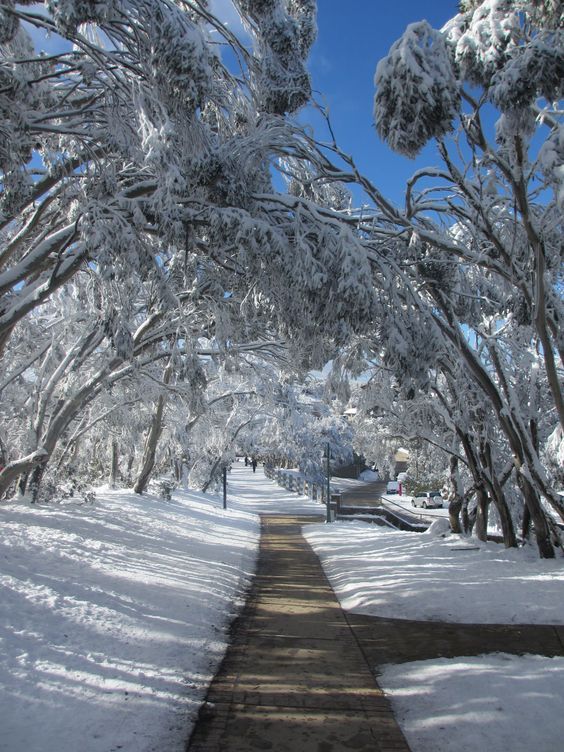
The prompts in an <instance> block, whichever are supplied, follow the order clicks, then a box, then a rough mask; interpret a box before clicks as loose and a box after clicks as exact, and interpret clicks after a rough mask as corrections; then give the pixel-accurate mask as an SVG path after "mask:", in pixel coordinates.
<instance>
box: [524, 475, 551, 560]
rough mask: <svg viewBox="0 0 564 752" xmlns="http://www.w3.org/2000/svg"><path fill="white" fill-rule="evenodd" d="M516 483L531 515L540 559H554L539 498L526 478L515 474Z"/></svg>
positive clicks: (548, 531)
mask: <svg viewBox="0 0 564 752" xmlns="http://www.w3.org/2000/svg"><path fill="white" fill-rule="evenodd" d="M517 483H518V484H519V488H520V489H521V493H522V494H523V497H524V499H525V504H526V505H527V508H528V510H529V513H530V515H531V520H532V523H533V526H534V531H535V538H536V541H537V546H538V549H539V553H540V555H541V558H542V559H554V556H555V554H554V546H553V545H552V541H551V536H550V529H549V526H548V523H547V521H546V517H545V514H544V511H543V509H542V507H541V505H540V501H539V497H538V495H537V494H536V492H535V489H534V488H533V486H532V485H531V483H529V481H528V480H527V478H526V477H525V476H524V475H523V474H522V473H520V472H517Z"/></svg>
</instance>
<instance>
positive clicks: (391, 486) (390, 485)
mask: <svg viewBox="0 0 564 752" xmlns="http://www.w3.org/2000/svg"><path fill="white" fill-rule="evenodd" d="M399 490H400V484H399V483H398V482H397V480H390V481H388V482H387V483H386V493H389V494H398V493H399Z"/></svg>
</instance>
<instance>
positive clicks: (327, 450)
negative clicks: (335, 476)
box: [323, 442, 331, 522]
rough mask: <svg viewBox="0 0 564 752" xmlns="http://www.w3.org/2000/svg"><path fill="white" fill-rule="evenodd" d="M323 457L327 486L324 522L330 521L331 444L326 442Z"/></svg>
mask: <svg viewBox="0 0 564 752" xmlns="http://www.w3.org/2000/svg"><path fill="white" fill-rule="evenodd" d="M323 458H324V459H326V460H327V466H326V470H325V473H326V475H327V478H326V481H327V488H326V490H325V512H326V516H325V522H331V445H330V444H329V442H327V445H326V447H325V454H324V455H323Z"/></svg>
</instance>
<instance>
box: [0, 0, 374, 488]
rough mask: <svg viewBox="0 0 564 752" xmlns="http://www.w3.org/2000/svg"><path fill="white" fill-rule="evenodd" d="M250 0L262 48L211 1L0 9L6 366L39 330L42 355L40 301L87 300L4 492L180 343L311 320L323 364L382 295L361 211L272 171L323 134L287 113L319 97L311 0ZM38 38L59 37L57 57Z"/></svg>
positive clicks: (0, 312) (59, 340) (55, 2)
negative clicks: (302, 190) (284, 188)
mask: <svg viewBox="0 0 564 752" xmlns="http://www.w3.org/2000/svg"><path fill="white" fill-rule="evenodd" d="M233 5H234V7H235V8H236V9H237V11H238V12H239V14H240V16H241V19H242V22H243V24H244V25H245V26H246V27H247V30H248V33H249V34H250V37H251V40H252V41H251V42H250V41H249V38H248V37H245V36H244V35H242V34H240V35H239V36H237V35H236V34H235V33H233V32H232V31H230V30H229V28H227V26H225V25H224V24H223V23H222V22H221V20H220V19H218V18H217V17H215V16H214V15H213V14H212V12H211V11H210V9H209V7H208V5H207V3H205V2H198V1H197V0H194V2H169V1H167V0H142V1H141V2H129V0H112V1H111V2H109V3H104V4H92V3H84V2H82V1H79V0H77V1H76V2H74V1H73V0H64V1H63V0H60V1H59V0H51V1H50V2H48V3H47V4H46V5H45V7H44V8H43V9H41V12H38V10H37V8H36V7H35V6H34V5H33V4H28V3H23V4H15V3H12V2H6V3H4V4H3V5H2V7H1V13H2V21H3V23H2V36H1V38H0V44H1V45H2V46H1V49H0V52H1V55H2V69H1V70H2V85H1V86H0V112H1V116H2V135H3V138H2V142H1V147H0V171H1V175H0V180H1V184H2V194H1V196H0V211H1V216H0V233H1V236H0V241H1V246H0V295H1V298H0V353H2V352H3V353H4V357H3V361H2V362H3V363H9V362H10V357H11V353H12V352H13V351H14V347H13V346H12V340H13V341H14V342H15V343H17V344H18V346H19V343H20V341H21V339H20V335H23V334H24V332H25V333H26V336H29V337H31V338H32V339H33V338H35V339H36V341H37V345H36V347H35V348H34V347H28V352H27V356H28V357H29V358H31V359H32V361H33V363H35V362H36V361H35V358H38V359H40V358H41V357H43V356H42V354H41V348H42V347H43V345H42V344H39V342H40V340H41V337H40V328H37V323H38V322H39V321H40V320H41V318H42V315H43V314H42V310H43V309H45V310H47V309H46V306H48V305H49V303H50V301H51V302H52V303H53V305H54V306H55V307H56V306H57V305H60V304H61V300H63V299H64V296H65V295H66V294H67V290H69V291H71V294H73V290H76V291H80V294H81V295H82V294H84V295H85V299H84V314H85V315H84V317H83V319H82V326H83V329H82V330H80V331H79V327H78V321H79V320H78V318H75V319H74V324H73V326H74V329H73V332H74V335H73V336H74V338H75V339H74V343H73V344H72V345H69V347H70V349H68V350H65V348H66V347H67V345H68V341H67V340H66V336H67V329H65V327H64V326H62V322H59V324H58V325H57V326H56V327H55V328H54V329H53V336H54V340H53V346H52V348H51V350H50V351H49V354H48V357H47V361H46V366H45V367H46V373H47V371H48V372H49V376H48V377H47V376H46V378H49V379H51V381H49V389H47V390H46V391H45V394H44V395H43V397H42V398H41V399H40V403H41V405H42V406H44V409H43V408H42V409H41V410H40V413H41V414H40V416H39V418H40V420H39V423H38V424H37V426H36V430H34V438H33V440H31V441H30V442H29V450H28V449H25V448H24V444H25V442H24V443H21V444H17V445H16V446H13V447H12V450H11V452H10V457H9V458H8V459H9V461H8V462H7V463H6V466H5V468H4V470H3V471H2V472H1V473H0V490H1V491H2V492H4V491H5V490H6V488H7V487H8V486H9V485H10V483H11V482H12V481H13V480H14V479H15V478H16V477H17V476H18V475H20V474H23V476H26V475H27V474H28V473H29V472H30V471H34V468H35V469H36V470H37V472H36V475H37V476H39V475H40V473H41V468H44V467H45V465H46V462H47V461H48V458H50V457H51V456H52V454H53V451H54V450H55V447H56V446H57V445H58V444H59V442H60V441H61V440H62V439H63V438H64V439H65V440H67V439H68V436H67V435H66V434H67V433H68V432H69V431H70V432H71V433H72V431H74V430H76V425H75V424H76V422H77V421H78V422H80V420H81V419H82V418H81V415H80V414H81V412H82V411H84V410H85V409H86V408H88V407H89V405H91V404H92V400H95V399H97V397H98V396H100V395H101V393H102V392H103V391H104V390H107V389H108V388H109V387H110V385H112V384H114V383H115V382H116V381H117V380H120V379H122V378H126V377H129V375H130V374H132V373H134V372H136V371H138V370H139V369H140V368H146V367H149V366H151V367H152V365H151V364H152V363H153V362H155V361H165V360H166V359H167V358H169V357H170V354H171V352H172V350H173V349H174V348H179V347H180V348H181V349H182V348H183V347H184V345H185V344H186V343H191V342H193V340H194V338H197V337H198V336H200V335H203V336H205V337H209V336H213V337H214V338H215V340H216V341H217V342H218V343H220V346H221V343H226V342H229V341H232V342H237V343H243V342H249V341H250V342H256V341H258V340H261V339H265V338H266V339H269V338H270V336H271V333H272V332H274V333H275V336H276V337H279V336H280V335H279V334H277V330H279V331H281V333H282V335H287V334H289V333H296V332H302V335H301V339H302V340H305V339H311V338H310V335H312V336H313V335H314V341H313V342H312V346H311V350H310V355H309V356H307V357H304V352H305V351H304V350H303V348H301V347H300V345H299V342H297V344H296V345H295V346H294V353H295V354H296V355H298V353H299V354H300V355H299V356H300V357H301V358H302V359H303V361H304V364H306V362H308V361H309V362H311V361H312V359H314V358H315V357H317V359H318V360H319V359H321V357H322V355H324V354H325V353H326V352H327V349H326V345H325V344H324V343H325V342H326V340H328V339H329V340H330V339H331V338H332V337H333V336H337V337H340V338H341V339H342V338H344V337H346V334H347V332H348V331H350V329H351V328H352V327H353V326H356V325H357V324H358V322H359V321H360V320H361V317H362V316H364V317H366V312H367V311H369V310H370V309H371V306H373V298H374V296H373V292H372V288H371V284H370V282H371V275H370V270H369V268H368V266H367V265H366V263H364V262H363V257H362V254H360V255H358V261H359V263H360V264H361V265H362V263H364V266H363V275H364V280H359V274H358V270H357V268H356V266H358V264H356V265H355V263H354V262H355V258H354V257H353V259H352V261H353V263H351V250H350V249H355V248H357V246H356V245H355V243H354V242H351V241H352V240H353V232H352V230H351V229H350V225H348V224H347V223H342V222H340V221H338V216H337V213H336V212H335V211H334V209H333V207H331V206H329V207H327V206H325V207H322V206H319V205H318V204H316V203H315V202H314V201H312V200H310V199H308V198H306V197H304V196H301V195H290V196H289V195H286V194H281V193H280V191H278V190H277V189H276V188H275V187H274V182H273V177H272V172H273V170H274V169H276V168H278V169H281V170H282V171H283V172H284V173H285V174H286V173H287V168H286V166H285V164H286V161H287V160H293V161H294V163H295V164H298V165H299V163H300V161H304V160H307V159H308V158H309V152H310V151H311V148H312V147H311V145H310V144H309V143H308V140H307V139H306V138H305V137H304V135H303V131H302V129H301V128H298V127H297V126H296V124H295V123H293V122H291V120H290V119H289V116H290V115H291V114H292V113H293V112H294V111H296V110H297V109H298V108H299V107H300V106H301V105H302V104H304V103H305V102H306V101H307V99H308V97H309V93H310V86H309V78H308V75H307V72H306V69H305V58H306V56H307V53H308V50H309V48H310V46H311V43H312V41H313V39H314V37H315V14H314V3H312V2H311V1H310V0H296V1H295V2H292V3H289V4H288V3H286V2H283V1H282V0H273V1H272V2H269V3H263V2H254V1H252V0H244V1H243V0H241V1H240V2H235V3H234V4H233ZM40 33H46V34H49V35H51V37H52V38H55V39H56V40H58V47H59V48H60V49H59V50H58V51H57V52H55V53H53V54H43V53H41V52H40V51H39V50H38V45H39V44H40V42H38V34H40ZM363 281H364V283H363ZM59 294H60V295H61V296H62V297H59ZM337 298H340V299H342V300H343V302H342V303H339V305H335V300H336V299H337ZM359 302H360V306H359ZM50 310H51V309H50ZM359 310H360V311H361V314H362V316H361V315H360V314H359ZM53 320H54V321H55V320H56V317H55V318H54V319H53ZM57 327H58V331H56V329H57ZM306 330H307V331H306ZM265 331H267V332H268V334H267V335H265V334H264V332H265ZM304 332H305V333H304ZM298 339H299V338H298ZM55 346H56V347H58V348H59V349H60V350H65V357H64V358H63V361H61V362H60V363H57V356H56V353H55V349H53V348H54V347H55ZM189 346H190V347H191V344H190V345H189ZM312 353H313V354H314V355H313V356H312ZM315 353H319V355H317V356H316V355H315ZM49 364H52V365H50V366H49V367H47V366H48V365H49ZM21 367H22V368H24V367H25V364H23V362H22V363H21ZM50 368H52V370H49V369H50ZM90 369H91V370H90ZM34 373H35V365H33V366H32V367H31V371H28V377H29V374H32V376H31V377H30V378H28V381H33V378H34ZM69 379H70V381H69ZM81 379H82V380H81ZM71 381H72V384H73V386H72V387H71V386H69V384H70V382H71ZM63 383H64V386H63ZM51 387H52V388H51ZM59 393H61V394H63V395H64V397H63V399H61V400H60V401H59V402H57V403H56V406H55V407H53V408H51V407H48V406H49V404H50V400H51V399H52V398H53V399H54V397H55V396H56V395H57V394H59ZM37 419H38V416H36V417H35V418H34V420H36V421H37ZM156 430H157V429H156ZM157 433H158V430H157ZM3 443H5V442H4V441H3Z"/></svg>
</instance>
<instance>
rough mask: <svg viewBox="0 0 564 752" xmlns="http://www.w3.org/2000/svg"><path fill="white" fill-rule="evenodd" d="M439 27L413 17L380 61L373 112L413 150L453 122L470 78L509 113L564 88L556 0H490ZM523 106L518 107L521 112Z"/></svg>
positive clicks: (563, 41)
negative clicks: (553, 0)
mask: <svg viewBox="0 0 564 752" xmlns="http://www.w3.org/2000/svg"><path fill="white" fill-rule="evenodd" d="M461 5H462V9H463V11H464V12H463V13H460V14H459V15H458V16H456V17H455V18H453V19H452V20H451V21H449V22H448V23H447V24H446V25H445V27H444V28H443V29H442V30H441V31H435V30H433V29H431V28H430V27H429V25H428V24H427V23H426V22H421V23H418V24H412V25H411V26H409V27H408V28H407V30H406V31H405V33H404V35H403V36H402V37H401V38H400V39H399V40H398V41H397V42H396V43H395V44H394V45H393V46H392V48H391V50H390V52H389V54H388V56H387V57H386V58H384V59H383V60H382V61H381V62H380V63H379V64H378V67H377V70H376V77H375V84H376V87H377V91H376V96H375V104H374V115H375V120H376V126H377V129H378V132H379V133H380V135H381V136H382V137H383V138H384V139H385V140H386V141H387V142H388V143H389V145H390V146H391V147H392V148H393V149H395V150H396V151H399V152H401V153H404V154H407V155H409V156H414V155H415V154H416V153H417V152H418V151H419V150H420V149H421V148H422V147H423V146H424V145H425V143H427V141H429V140H430V139H432V138H440V137H441V136H442V135H444V134H446V133H448V131H449V130H451V129H452V127H453V123H454V121H455V119H456V118H457V117H459V116H460V115H461V109H460V101H461V100H460V90H461V87H462V86H463V85H464V84H465V83H469V84H471V85H473V86H479V87H483V89H484V93H485V96H486V97H487V99H489V100H490V101H491V102H492V103H493V104H494V105H495V106H496V107H498V108H499V109H500V110H501V111H502V112H504V113H505V114H506V115H510V116H511V117H513V118H514V117H517V116H518V117H520V119H521V121H522V120H523V113H522V109H523V108H527V107H529V106H532V105H534V103H535V102H536V100H537V99H539V98H541V99H543V100H546V101H547V102H549V103H551V102H554V101H556V100H558V99H559V98H560V97H562V95H563V91H564V89H563V86H564V84H563V81H564V37H563V34H564V32H563V30H562V21H563V19H562V8H561V5H559V4H558V3H539V2H532V1H531V2H528V1H527V0H519V1H518V2H514V1H513V0H485V2H482V3H476V2H472V3H462V4H461ZM518 113H519V115H518Z"/></svg>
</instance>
